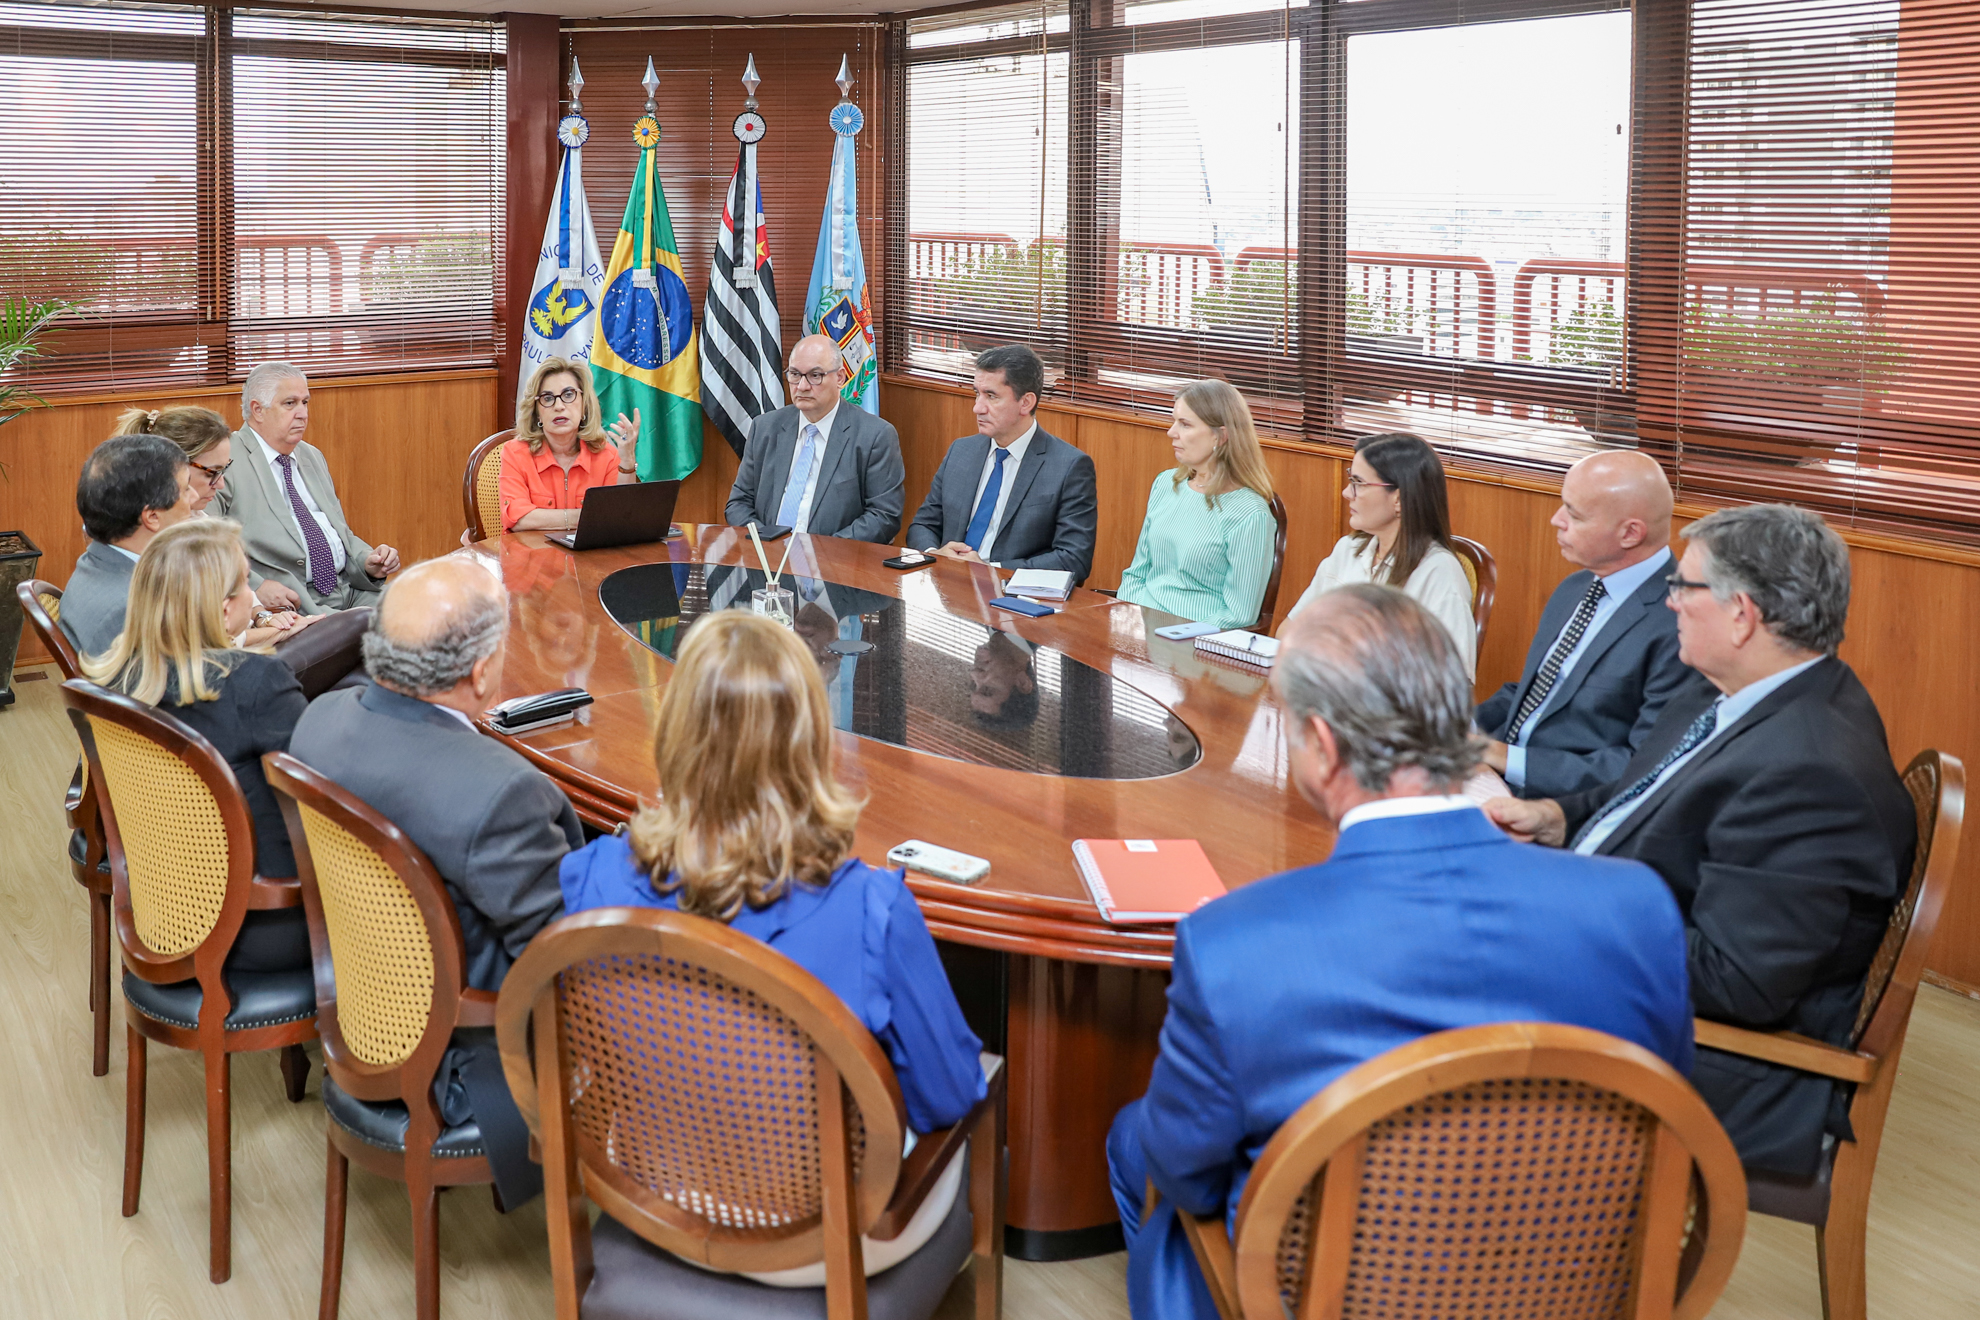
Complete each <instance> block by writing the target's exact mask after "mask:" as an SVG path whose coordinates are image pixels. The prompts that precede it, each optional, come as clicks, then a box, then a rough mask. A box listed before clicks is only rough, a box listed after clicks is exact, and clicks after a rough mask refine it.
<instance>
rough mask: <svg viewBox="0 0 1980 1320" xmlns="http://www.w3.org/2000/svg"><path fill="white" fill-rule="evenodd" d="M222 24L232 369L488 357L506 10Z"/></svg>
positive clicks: (242, 14)
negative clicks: (468, 15) (227, 28)
mask: <svg viewBox="0 0 1980 1320" xmlns="http://www.w3.org/2000/svg"><path fill="white" fill-rule="evenodd" d="M231 28H232V30H231V33H230V39H229V40H228V41H227V42H226V44H225V49H226V50H227V52H228V60H229V65H228V74H229V77H230V80H231V82H230V86H229V88H228V98H227V99H228V100H229V101H230V103H231V108H232V114H231V119H230V121H229V127H230V130H231V131H230V134H229V146H230V147H231V153H230V159H229V165H230V167H231V177H229V178H227V179H224V180H221V181H220V184H221V186H222V187H223V188H224V189H225V196H224V197H223V198H221V199H220V200H219V205H220V206H222V207H224V208H226V209H227V210H228V211H230V212H231V219H232V225H231V229H232V237H231V242H230V244H229V245H228V247H227V249H226V256H227V259H228V262H229V264H230V267H231V269H230V272H229V274H230V279H229V292H230V299H229V308H228V314H229V319H230V331H231V337H232V344H231V347H232V352H233V356H234V359H235V364H236V370H237V371H243V370H246V369H247V368H249V367H251V366H252V365H253V364H254V363H255V362H258V361H262V360H265V359H269V358H281V359H286V360H289V361H293V362H296V363H298V364H300V365H303V366H305V367H307V368H308V369H310V370H311V371H313V372H325V373H328V372H334V371H355V370H403V369H407V368H417V367H440V366H465V365H478V364H483V363H488V362H492V361H493V360H494V357H495V352H496V344H497V342H498V341H497V332H496V317H495V306H496V303H495V298H496V274H495V272H496V271H497V269H498V268H499V266H500V263H499V262H497V261H496V259H495V252H496V248H497V244H498V242H499V240H500V237H501V216H502V199H503V170H504V164H505V137H504V124H505V106H506V85H505V81H504V74H503V56H504V31H503V28H502V25H501V24H500V23H499V22H491V21H481V20H472V19H440V18H434V19H425V18H381V17H379V16H377V15H375V14H365V15H354V14H337V13H300V12H297V11H293V10H253V9H238V10H233V11H231Z"/></svg>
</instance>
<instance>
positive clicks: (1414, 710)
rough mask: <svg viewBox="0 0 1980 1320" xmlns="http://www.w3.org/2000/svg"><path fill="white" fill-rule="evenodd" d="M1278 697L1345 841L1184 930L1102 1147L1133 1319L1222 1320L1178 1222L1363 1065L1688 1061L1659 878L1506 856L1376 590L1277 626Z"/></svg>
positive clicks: (1454, 686) (1431, 688) (1396, 596)
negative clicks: (1467, 1035) (1447, 1052)
mask: <svg viewBox="0 0 1980 1320" xmlns="http://www.w3.org/2000/svg"><path fill="white" fill-rule="evenodd" d="M1272 683H1273V687H1274V690H1275V692H1276V694H1277V696H1278V700H1279V704H1280V706H1281V707H1282V708H1283V709H1284V711H1285V720H1286V745H1287V754H1288V755H1287V760H1288V767H1289V770H1290V778H1291V780H1292V782H1293V785H1294V786H1295V787H1296V788H1297V789H1298V790H1299V794H1300V796H1301V797H1303V798H1305V799H1306V801H1307V802H1308V803H1309V804H1310V805H1311V806H1312V807H1313V809H1314V810H1316V811H1318V812H1319V813H1320V814H1321V816H1323V817H1324V818H1325V819H1326V820H1327V821H1328V822H1330V823H1331V824H1333V825H1335V826H1336V827H1337V828H1338V829H1339V831H1340V839H1339V842H1338V843H1337V844H1336V845H1335V847H1334V852H1333V856H1331V857H1330V858H1328V859H1327V860H1326V861H1325V862H1323V863H1320V864H1318V865H1315V866H1309V867H1305V868H1303V869H1301V870H1297V871H1289V872H1287V873H1286V874H1284V875H1278V876H1273V877H1271V878H1269V879H1265V880H1259V881H1257V882H1255V883H1253V884H1249V885H1245V886H1244V887H1243V888H1241V889H1236V890H1234V891H1233V892H1231V893H1230V894H1227V895H1226V896H1224V897H1223V898H1220V899H1218V900H1217V901H1215V902H1214V903H1210V904H1208V905H1206V906H1205V907H1202V908H1200V909H1198V910H1197V911H1196V912H1195V913H1194V914H1192V915H1191V916H1189V917H1188V918H1186V919H1185V920H1183V921H1182V922H1181V923H1180V924H1179V925H1178V926H1177V928H1176V945H1175V964H1174V971H1173V979H1172V981H1171V983H1170V987H1169V1012H1168V1017H1167V1019H1166V1020H1165V1021H1164V1022H1163V1024H1162V1042H1161V1052H1160V1054H1159V1055H1158V1056H1157V1058H1156V1061H1155V1072H1154V1076H1153V1077H1152V1078H1151V1079H1150V1081H1149V1084H1148V1094H1147V1095H1146V1096H1144V1097H1143V1098H1142V1099H1140V1100H1137V1101H1135V1102H1134V1103H1133V1104H1131V1105H1129V1106H1128V1107H1127V1108H1126V1109H1124V1110H1122V1111H1121V1114H1120V1117H1119V1118H1118V1119H1116V1120H1115V1123H1114V1128H1113V1131H1112V1132H1111V1133H1110V1134H1109V1136H1108V1140H1107V1162H1108V1168H1109V1171H1110V1173H1111V1175H1112V1178H1113V1183H1114V1197H1115V1201H1116V1204H1117V1205H1118V1206H1119V1209H1120V1213H1121V1222H1122V1226H1123V1228H1124V1229H1125V1230H1126V1234H1127V1239H1128V1302H1129V1307H1130V1309H1131V1310H1132V1312H1133V1314H1134V1316H1135V1318H1136V1320H1173V1318H1175V1317H1191V1318H1192V1320H1215V1317H1216V1315H1217V1312H1216V1309H1215V1306H1214V1305H1213V1304H1212V1302H1211V1299H1210V1296H1209V1293H1208V1290H1207V1289H1206V1288H1205V1286H1204V1283H1203V1278H1202V1275H1201V1273H1200V1272H1199V1271H1198V1269H1197V1265H1196V1262H1195V1260H1194V1258H1193V1256H1192V1254H1191V1251H1190V1248H1189V1244H1188V1242H1187V1240H1186V1239H1185V1238H1184V1237H1183V1234H1182V1230H1181V1227H1180V1225H1179V1224H1178V1223H1177V1221H1176V1217H1175V1209H1176V1207H1178V1206H1180V1207H1181V1208H1182V1209H1185V1210H1188V1211H1189V1212H1190V1213H1192V1214H1197V1215H1208V1214H1221V1215H1228V1214H1229V1212H1230V1211H1231V1209H1232V1208H1234V1207H1235V1206H1236V1205H1237V1202H1238V1199H1239V1197H1240V1196H1242V1195H1243V1192H1244V1184H1245V1180H1246V1178H1247V1177H1248V1175H1249V1173H1250V1170H1251V1165H1252V1162H1253V1161H1254V1160H1255V1159H1256V1158H1257V1156H1258V1153H1259V1151H1260V1150H1262V1149H1263V1148H1264V1146H1265V1143H1266V1142H1267V1141H1269V1140H1270V1139H1271V1137H1272V1134H1273V1132H1275V1131H1276V1130H1277V1129H1278V1127H1279V1125H1280V1124H1282V1123H1283V1122H1285V1120H1286V1119H1287V1118H1289V1117H1290V1116H1291V1115H1292V1113H1293V1112H1294V1111H1295V1110H1297V1109H1298V1108H1299V1107H1300V1106H1301V1105H1303V1104H1305V1103H1306V1102H1307V1101H1308V1100H1310V1099H1312V1098H1313V1096H1315V1095H1316V1094H1318V1093H1319V1092H1320V1091H1321V1090H1323V1089H1324V1088H1325V1087H1326V1086H1327V1084H1328V1083H1329V1082H1332V1081H1333V1080H1334V1079H1336V1078H1337V1077H1339V1076H1340V1075H1341V1074H1343V1073H1345V1072H1347V1071H1348V1070H1349V1069H1351V1068H1353V1067H1354V1066H1355V1065H1357V1064H1360V1063H1363V1062H1366V1061H1367V1060H1369V1059H1372V1058H1374V1057H1375V1056H1377V1055H1379V1054H1383V1053H1386V1052H1387V1051H1389V1050H1391V1049H1394V1048H1396V1047H1398V1046H1401V1045H1405V1044H1408V1043H1409V1042H1410V1041H1413V1040H1416V1039H1418V1038H1419V1037H1422V1036H1425V1035H1429V1034H1430V1033H1432V1032H1437V1031H1446V1030H1450V1029H1453V1028H1458V1027H1470V1026H1478V1025H1481V1024H1485V1023H1491V1022H1556V1023H1565V1024H1569V1025H1573V1026H1582V1027H1590V1028H1593V1029H1595V1030H1598V1031H1605V1032H1608V1033H1610V1034H1611V1035H1615V1036H1620V1037H1622V1038H1623V1039H1625V1040H1629V1041H1633V1042H1635V1043H1636V1044H1638V1045H1641V1046H1643V1047H1644V1048H1646V1049H1648V1050H1650V1051H1651V1052H1653V1053H1655V1054H1657V1055H1658V1056H1659V1057H1661V1058H1663V1059H1664V1060H1666V1061H1667V1062H1669V1063H1670V1064H1671V1065H1672V1066H1673V1067H1675V1068H1677V1069H1678V1070H1679V1071H1681V1072H1682V1071H1685V1070H1686V1069H1688V1067H1689V1066H1690V1063H1691V1054H1692V1043H1691V1005H1690V1001H1689V998H1688V996H1687V994H1686V990H1685V968H1684V960H1685V948H1684V931H1683V927H1682V924H1681V922H1680V920H1679V917H1678V912H1677V906H1676V904H1674V903H1673V902H1672V901H1671V896H1670V893H1669V892H1668V891H1667V890H1666V889H1665V887H1664V886H1663V885H1662V884H1661V883H1659V881H1658V879H1657V876H1656V874H1655V873H1654V872H1652V871H1651V870H1650V869H1649V868H1648V867H1645V866H1642V865H1640V864H1637V863H1633V862H1615V861H1610V860H1607V859H1602V858H1584V857H1576V856H1572V855H1569V854H1562V853H1538V854H1536V853H1533V852H1531V851H1529V850H1524V849H1521V848H1518V847H1516V846H1514V845H1513V844H1512V843H1511V841H1510V840H1508V839H1507V838H1506V836H1505V835H1504V834H1502V833H1501V832H1500V831H1498V830H1497V829H1495V828H1493V826H1492V823H1491V822H1490V821H1488V820H1487V819H1486V818H1485V817H1484V815H1483V814H1482V813H1481V812H1480V811H1479V810H1478V808H1477V807H1476V806H1474V805H1472V803H1471V802H1470V801H1468V800H1467V799H1465V798H1463V797H1460V796H1456V794H1457V792H1458V788H1459V786H1460V785H1461V784H1463V782H1464V780H1465V778H1466V777H1467V776H1468V775H1469V774H1470V773H1471V771H1472V769H1473V768H1474V767H1475V766H1476V765H1477V763H1478V759H1479V752H1480V745H1479V743H1478V742H1477V741H1476V740H1475V739H1474V738H1473V736H1472V733H1471V681H1470V680H1469V679H1468V678H1467V677H1466V675H1465V666H1464V662H1463V660H1462V659H1461V657H1460V656H1459V654H1458V650H1457V647H1456V645H1455V644H1454V643H1453V642H1452V640H1451V637H1450V634H1449V633H1448V632H1446V631H1445V629H1444V626H1443V625H1442V624H1441V623H1439V622H1438V620H1437V619H1436V617H1435V616H1434V615H1432V614H1431V613H1430V612H1429V611H1428V610H1426V609H1424V608H1423V607H1422V606H1421V605H1419V604H1417V603H1416V602H1415V601H1414V600H1412V599H1410V598H1409V597H1408V596H1406V595H1404V594H1403V593H1402V592H1400V591H1397V590H1394V589H1393V588H1390V587H1382V586H1368V585H1362V586H1351V587H1343V588H1341V589H1340V590H1338V591H1332V592H1329V593H1327V594H1326V595H1324V596H1322V597H1320V598H1319V599H1318V600H1317V601H1315V602H1314V604H1313V605H1311V606H1310V607H1308V608H1307V609H1306V610H1304V611H1302V612H1301V613H1300V614H1299V615H1298V616H1297V617H1296V618H1295V619H1294V620H1293V621H1292V622H1291V623H1290V624H1289V625H1288V626H1287V628H1286V631H1285V633H1284V634H1283V635H1282V636H1281V639H1280V649H1279V655H1278V660H1277V662H1276V664H1275V665H1274V668H1273V674H1272ZM1227 878H1229V879H1241V878H1242V877H1227ZM1148 1180H1152V1181H1153V1183H1154V1185H1155V1188H1156V1190H1157V1191H1158V1192H1159V1193H1160V1195H1161V1200H1160V1203H1159V1204H1158V1205H1157V1207H1156V1210H1155V1212H1154V1214H1153V1215H1151V1216H1148V1218H1147V1220H1146V1222H1143V1213H1142V1206H1143V1197H1144V1189H1145V1186H1146V1182H1147V1181H1148Z"/></svg>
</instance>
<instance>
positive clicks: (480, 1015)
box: [454, 986, 497, 1027]
mask: <svg viewBox="0 0 1980 1320" xmlns="http://www.w3.org/2000/svg"><path fill="white" fill-rule="evenodd" d="M496 997H497V996H496V994H495V992H494V991H493V990H475V989H472V988H470V987H467V986H463V987H461V1011H460V1014H459V1015H458V1016H457V1017H455V1018H454V1025H455V1026H457V1027H492V1026H494V1025H495V1000H496Z"/></svg>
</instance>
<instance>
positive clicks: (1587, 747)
mask: <svg viewBox="0 0 1980 1320" xmlns="http://www.w3.org/2000/svg"><path fill="white" fill-rule="evenodd" d="M1553 525H1554V534H1555V539H1556V540H1558V541H1559V542H1560V546H1561V555H1562V556H1563V557H1564V558H1565V559H1566V560H1567V561H1568V562H1569V563H1571V564H1579V565H1581V566H1582V571H1581V572H1579V573H1571V574H1569V575H1568V577H1567V579H1566V580H1565V581H1563V582H1562V583H1561V585H1560V586H1558V587H1556V588H1555V589H1554V595H1553V598H1552V599H1551V600H1549V601H1548V602H1547V608H1546V611H1545V612H1544V613H1542V614H1541V616H1540V627H1539V629H1538V630H1537V631H1536V632H1535V633H1534V634H1533V644H1532V646H1531V647H1530V648H1528V650H1527V653H1526V670H1525V672H1524V673H1522V674H1521V675H1520V678H1519V681H1518V682H1517V683H1508V684H1506V685H1505V686H1504V687H1502V688H1500V689H1499V690H1498V691H1497V692H1495V693H1493V694H1492V695H1491V696H1490V697H1488V698H1487V699H1486V700H1485V701H1484V702H1483V703H1482V704H1481V705H1480V706H1479V707H1478V711H1477V715H1476V718H1477V723H1478V728H1479V730H1480V731H1481V732H1482V733H1484V734H1485V736H1486V737H1487V738H1489V739H1491V742H1490V743H1489V745H1488V746H1487V748H1486V755H1485V759H1486V761H1487V762H1488V763H1489V764H1490V765H1491V766H1492V768H1493V769H1495V770H1497V771H1499V772H1500V773H1501V774H1503V775H1504V776H1505V779H1506V783H1507V784H1508V785H1509V786H1511V788H1512V790H1513V791H1514V792H1515V793H1517V794H1518V795H1519V796H1521V797H1526V798H1552V797H1560V796H1563V795H1565V794H1569V793H1578V792H1580V791H1582V790H1584V789H1588V788H1593V787H1595V786H1596V785H1598V784H1607V783H1609V782H1611V781H1613V780H1614V779H1615V778H1616V777H1617V776H1618V775H1620V774H1621V773H1622V769H1623V766H1625V765H1626V764H1628V763H1629V759H1630V757H1631V756H1633V755H1634V754H1635V752H1636V750H1637V748H1639V747H1641V746H1642V745H1643V740H1644V739H1645V738H1646V737H1648V736H1649V733H1650V729H1651V727H1652V726H1653V725H1655V724H1656V723H1657V716H1658V715H1659V714H1661V713H1662V711H1663V709H1664V707H1665V705H1666V704H1667V703H1669V701H1670V700H1671V698H1672V697H1673V696H1675V695H1677V694H1678V693H1679V692H1682V691H1684V690H1686V689H1687V688H1689V687H1690V686H1692V685H1694V684H1697V685H1704V684H1705V680H1704V678H1703V677H1702V676H1700V675H1699V674H1698V672H1697V671H1695V670H1693V669H1692V668H1691V667H1690V666H1689V665H1687V664H1685V663H1684V662H1683V661H1682V660H1680V659H1678V637H1677V616H1676V615H1674V614H1672V613H1671V611H1669V610H1667V609H1665V608H1664V596H1665V591H1666V586H1665V582H1664V577H1665V575H1666V574H1668V573H1669V572H1670V571H1671V569H1672V568H1673V567H1674V566H1675V565H1674V563H1673V561H1672V559H1671V549H1670V546H1671V484H1670V482H1669V481H1668V480H1666V479H1665V477H1664V471H1663V469H1662V468H1660V467H1658V466H1657V463H1656V460H1654V459H1652V458H1650V457H1649V456H1648V455H1646V454H1640V453H1636V452H1634V451H1631V450H1611V451H1608V452H1605V453H1600V454H1591V455H1589V456H1588V457H1587V458H1584V459H1582V460H1581V461H1580V462H1579V463H1576V464H1575V465H1574V466H1573V467H1571V468H1569V469H1568V473H1567V477H1566V479H1565V480H1563V481H1562V482H1561V507H1560V508H1559V509H1558V510H1556V511H1555V513H1554V517H1553Z"/></svg>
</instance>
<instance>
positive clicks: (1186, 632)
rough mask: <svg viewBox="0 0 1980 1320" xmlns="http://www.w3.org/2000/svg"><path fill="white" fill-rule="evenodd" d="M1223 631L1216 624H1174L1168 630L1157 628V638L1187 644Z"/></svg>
mask: <svg viewBox="0 0 1980 1320" xmlns="http://www.w3.org/2000/svg"><path fill="white" fill-rule="evenodd" d="M1222 631H1223V629H1222V628H1220V627H1218V626H1217V625H1216V624H1214V623H1172V624H1170V625H1169V626H1168V627H1166V628H1157V629H1156V630H1155V635H1156V636H1157V637H1166V638H1168V639H1169V640H1170V641H1172V642H1186V641H1188V640H1189V639H1190V638H1192V637H1208V636H1209V635H1210V634H1211V633H1213V632H1222Z"/></svg>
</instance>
